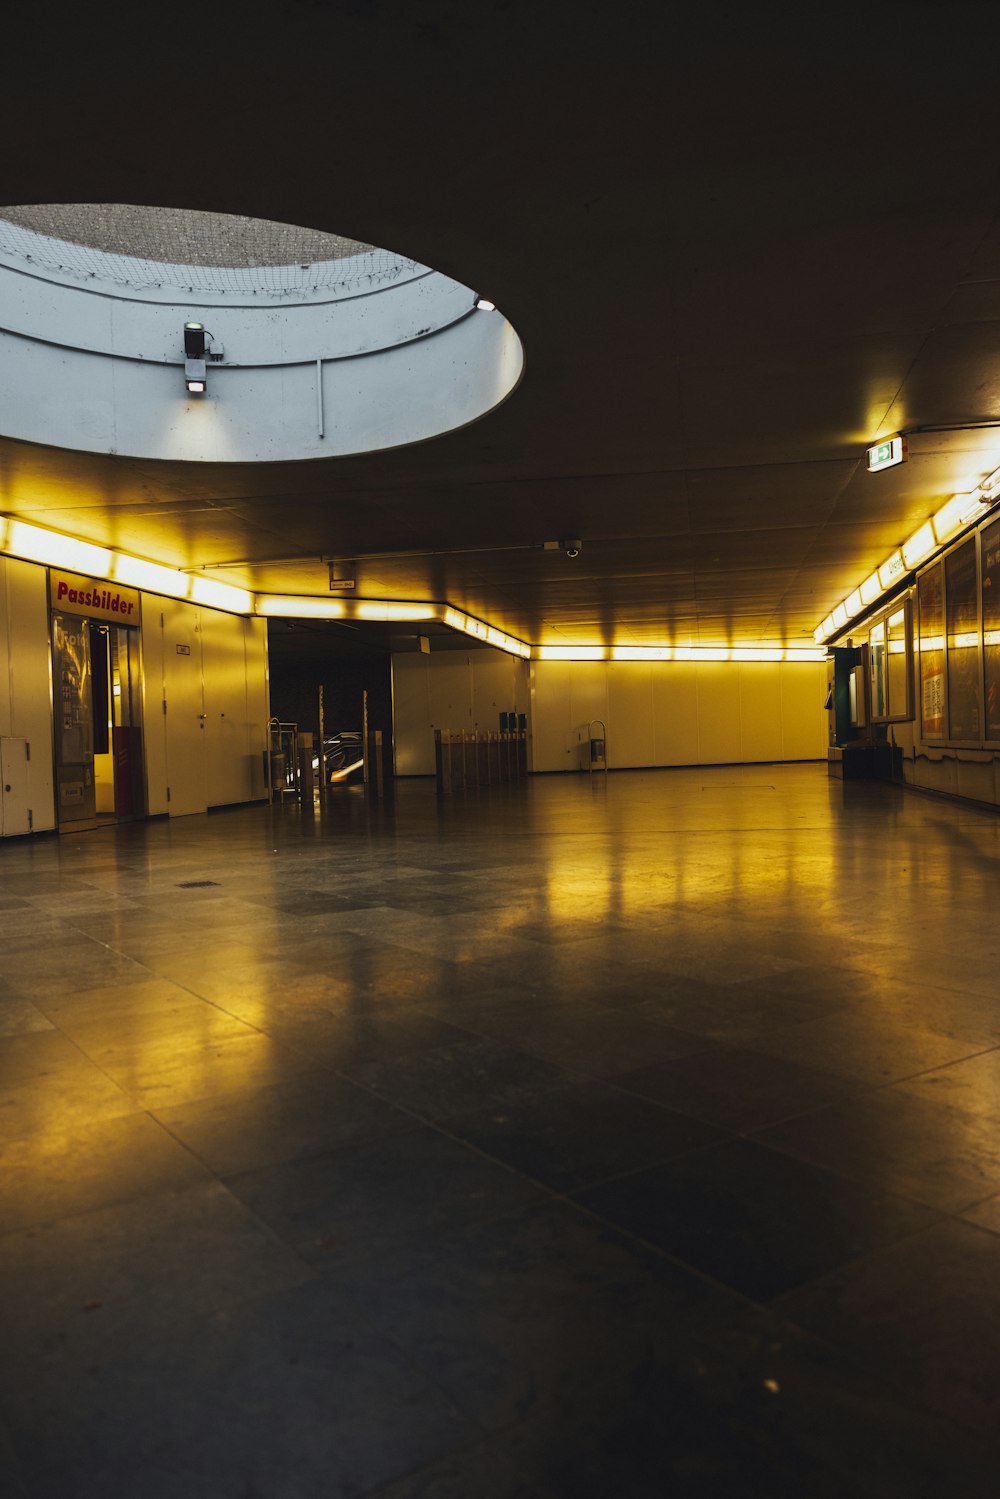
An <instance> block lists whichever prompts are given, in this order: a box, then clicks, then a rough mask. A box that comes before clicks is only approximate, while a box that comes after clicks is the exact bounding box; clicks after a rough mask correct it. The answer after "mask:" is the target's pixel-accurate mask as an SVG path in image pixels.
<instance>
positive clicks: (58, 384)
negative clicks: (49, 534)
mask: <svg viewBox="0 0 1000 1499" xmlns="http://www.w3.org/2000/svg"><path fill="white" fill-rule="evenodd" d="M116 215H117V217H116ZM143 215H145V216H146V217H145V218H143V217H142V216H143ZM157 216H159V217H157ZM39 225H42V226H44V227H45V228H46V230H47V231H49V232H45V233H43V232H41V230H40V228H39ZM52 229H59V230H61V232H62V234H64V235H65V236H66V237H59V235H57V234H54V233H52V232H51V231H52ZM116 232H117V236H118V237H117V238H116ZM116 243H123V244H124V245H125V246H126V247H127V248H128V250H129V252H130V253H128V254H122V253H120V251H119V250H117V249H109V248H107V247H108V245H110V244H116ZM240 246H243V248H242V249H241V248H240ZM164 252H167V255H165V253H164ZM178 252H180V253H183V254H185V256H186V259H185V260H184V261H181V260H180V259H174V258H167V256H168V255H169V256H172V255H176V254H178ZM268 254H270V255H271V256H278V257H281V258H282V259H283V261H284V263H282V264H264V263H262V256H267V255H268ZM161 257H162V258H161ZM220 257H224V258H225V260H226V261H228V262H232V263H227V264H221V263H220V264H213V260H217V259H219V258H220ZM292 257H294V259H293V258H292ZM317 257H318V258H317ZM477 303H478V297H477V294H476V292H474V291H472V290H471V289H470V288H469V287H467V286H463V285H462V284H461V283H460V282H457V281H453V280H452V279H451V278H450V277H448V276H443V275H441V274H440V273H439V272H437V271H434V270H431V269H430V268H429V267H427V266H423V265H420V264H419V263H418V262H416V261H413V260H408V259H406V258H405V257H403V256H400V255H396V254H394V253H393V252H391V251H388V250H380V249H377V248H375V247H373V246H368V245H362V244H359V243H358V242H357V241H350V240H342V239H339V238H338V237H336V236H328V235H323V234H319V233H317V232H316V231H311V230H302V229H297V228H295V226H291V225H278V224H275V225H269V224H264V223H263V222H262V221H259V220H240V219H234V218H231V217H230V216H227V215H205V214H193V213H192V214H184V213H183V212H181V211H180V210H159V209H136V208H132V207H128V206H123V207H118V206H116V205H67V206H65V207H64V206H62V205H54V206H51V207H41V208H31V209H0V429H2V431H3V433H4V434H5V435H6V436H9V437H14V438H19V439H22V440H25V441H30V442H36V443H44V444H47V445H49V446H54V447H61V448H71V449H76V450H81V451H85V452H94V453H121V454H125V455H128V456H132V457H140V458H154V459H180V460H189V461H196V462H262V461H270V462H280V461H286V460H294V459H304V458H323V457H333V456H337V455H343V454H349V453H365V452H371V451H375V450H378V449H383V448H392V447H399V446H402V445H404V444H406V443H412V442H419V441H422V440H423V439H425V438H429V437H434V436H437V435H438V434H440V433H443V432H449V431H452V430H454V429H455V428H457V427H462V426H465V425H467V424H468V423H469V422H472V421H475V420H476V419H477V418H479V417H481V416H483V415H484V414H485V413H486V412H488V411H490V410H492V409H493V407H495V406H497V405H498V404H499V403H500V402H501V401H503V400H504V399H505V398H506V397H507V396H508V395H509V394H510V392H511V391H512V390H513V389H514V387H515V386H516V385H517V383H518V380H519V379H520V377H521V373H522V369H523V363H524V361H523V352H522V349H521V344H520V340H519V339H518V337H517V334H516V333H515V331H514V329H513V328H512V327H511V325H510V323H508V322H507V320H506V318H504V317H503V316H502V314H501V313H499V312H496V311H491V310H484V309H483V308H481V307H480V306H478V305H477ZM189 321H193V322H197V323H200V324H202V325H203V326H204V328H205V329H206V330H207V334H208V335H209V337H208V354H209V358H208V360H207V368H206V372H205V373H206V381H205V383H206V388H205V391H204V393H203V394H198V395H192V394H191V393H189V391H188V389H187V386H186V382H185V349H184V324H185V323H186V322H189Z"/></svg>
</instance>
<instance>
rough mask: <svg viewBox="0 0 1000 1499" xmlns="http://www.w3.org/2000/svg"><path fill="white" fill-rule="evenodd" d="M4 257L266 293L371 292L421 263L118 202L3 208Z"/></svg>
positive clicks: (178, 287)
mask: <svg viewBox="0 0 1000 1499" xmlns="http://www.w3.org/2000/svg"><path fill="white" fill-rule="evenodd" d="M0 254H2V255H4V256H6V257H8V258H10V259H12V260H15V261H16V260H20V261H22V262H24V263H25V264H26V265H36V266H39V267H41V268H43V269H46V270H53V271H60V272H62V274H64V275H69V276H73V277H76V278H78V279H80V280H82V281H93V280H97V281H102V282H109V283H111V284H113V285H116V286H124V287H128V288H130V289H131V290H133V291H143V290H175V291H181V292H189V293H199V292H203V293H209V294H220V293H221V294H223V295H225V294H227V293H230V294H231V293H237V294H243V295H251V296H269V297H281V296H289V295H292V294H296V293H298V294H301V293H304V292H306V293H308V292H311V291H322V290H331V291H334V290H337V289H343V290H345V291H357V290H364V289H366V288H368V287H374V286H376V285H380V284H382V283H384V282H389V281H393V280H395V279H397V278H398V277H399V276H400V275H402V274H404V273H406V272H410V271H413V270H415V269H417V268H418V262H417V261H415V260H411V259H408V258H407V257H406V256H403V255H397V254H396V253H395V252H394V251H392V250H382V249H379V248H378V247H377V246H374V245H367V244H364V243H363V242H362V241H360V240H353V239H345V238H343V237H342V236H340V235H335V234H324V233H321V232H320V231H318V230H313V229H303V228H299V227H298V226H296V225H294V224H275V223H271V222H269V221H268V220H265V219H251V218H243V217H240V216H237V215H234V214H211V213H194V212H190V211H188V210H184V209H175V208H140V207H136V206H135V205H132V204H120V203H70V204H62V203H54V204H53V203H49V204H41V205H37V206H26V207H13V208H0Z"/></svg>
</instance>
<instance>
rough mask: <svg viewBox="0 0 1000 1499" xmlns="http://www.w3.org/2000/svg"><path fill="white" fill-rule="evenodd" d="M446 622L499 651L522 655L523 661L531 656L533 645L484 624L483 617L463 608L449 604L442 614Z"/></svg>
mask: <svg viewBox="0 0 1000 1499" xmlns="http://www.w3.org/2000/svg"><path fill="white" fill-rule="evenodd" d="M441 618H442V621H443V623H444V624H446V625H448V627H449V628H450V629H452V630H460V631H461V632H462V634H463V635H471V636H472V638H473V639H474V640H481V641H482V642H483V643H484V645H492V646H495V647H496V649H497V650H498V651H506V652H507V654H508V655H509V656H520V657H521V660H522V661H528V660H530V658H531V646H530V645H526V644H525V642H524V641H523V640H518V639H517V638H516V636H514V635H507V634H505V633H504V631H503V630H497V629H495V628H494V627H493V625H487V624H484V622H483V621H482V620H481V619H475V618H474V617H473V616H472V615H471V614H463V613H462V611H461V609H452V608H451V606H450V605H449V606H448V607H447V608H446V609H445V611H444V614H443V615H442V616H441Z"/></svg>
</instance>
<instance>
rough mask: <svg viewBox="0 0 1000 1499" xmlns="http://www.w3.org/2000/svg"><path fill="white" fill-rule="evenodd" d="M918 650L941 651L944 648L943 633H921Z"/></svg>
mask: <svg viewBox="0 0 1000 1499" xmlns="http://www.w3.org/2000/svg"><path fill="white" fill-rule="evenodd" d="M920 650H922V651H943V650H944V636H943V635H921V637H920Z"/></svg>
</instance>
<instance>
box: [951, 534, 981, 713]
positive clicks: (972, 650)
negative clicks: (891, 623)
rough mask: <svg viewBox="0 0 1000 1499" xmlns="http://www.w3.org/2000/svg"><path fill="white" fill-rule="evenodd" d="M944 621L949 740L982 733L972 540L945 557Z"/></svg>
mask: <svg viewBox="0 0 1000 1499" xmlns="http://www.w3.org/2000/svg"><path fill="white" fill-rule="evenodd" d="M944 567H945V574H944V579H945V599H946V601H947V607H946V612H947V619H948V720H949V722H948V732H949V735H950V737H951V738H952V739H978V738H979V737H980V736H981V734H982V717H981V714H980V698H979V585H978V578H977V568H976V538H975V537H974V536H973V537H970V538H969V540H968V541H966V542H963V543H962V545H961V546H960V547H956V548H955V550H954V551H953V552H950V553H949V554H948V556H947V557H946V558H945V564H944Z"/></svg>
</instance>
